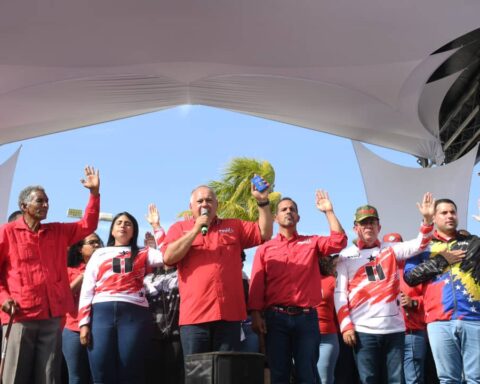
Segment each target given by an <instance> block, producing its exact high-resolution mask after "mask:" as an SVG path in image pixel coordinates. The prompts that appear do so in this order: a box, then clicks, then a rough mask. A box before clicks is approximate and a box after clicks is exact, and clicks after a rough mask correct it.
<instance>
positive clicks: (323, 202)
mask: <svg viewBox="0 0 480 384" xmlns="http://www.w3.org/2000/svg"><path fill="white" fill-rule="evenodd" d="M315 205H316V206H317V209H318V210H319V211H321V212H328V211H333V205H332V202H331V201H330V198H329V197H328V192H327V191H324V190H322V189H319V190H317V191H316V192H315Z"/></svg>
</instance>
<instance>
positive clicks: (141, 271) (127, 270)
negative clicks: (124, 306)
mask: <svg viewBox="0 0 480 384" xmlns="http://www.w3.org/2000/svg"><path fill="white" fill-rule="evenodd" d="M164 237H165V232H164V231H163V230H161V231H158V232H157V231H156V233H155V238H156V240H157V243H161V241H163V238H164ZM161 264H163V255H162V253H161V252H160V251H159V250H157V249H153V248H143V249H141V250H139V252H138V254H137V256H136V257H135V260H134V262H133V265H132V262H131V258H130V247H129V246H125V247H123V246H122V247H105V248H100V249H97V250H96V251H95V253H94V254H93V255H92V257H91V259H90V261H89V262H88V264H87V268H86V269H85V273H84V276H83V284H82V290H81V292H80V303H79V310H78V313H79V319H80V320H79V326H80V327H81V326H82V325H87V324H89V323H90V314H91V309H92V304H95V303H103V302H110V301H123V302H127V303H131V304H136V305H140V306H142V307H148V301H147V299H146V297H145V289H144V287H143V278H144V277H145V275H146V267H147V266H159V265H161Z"/></svg>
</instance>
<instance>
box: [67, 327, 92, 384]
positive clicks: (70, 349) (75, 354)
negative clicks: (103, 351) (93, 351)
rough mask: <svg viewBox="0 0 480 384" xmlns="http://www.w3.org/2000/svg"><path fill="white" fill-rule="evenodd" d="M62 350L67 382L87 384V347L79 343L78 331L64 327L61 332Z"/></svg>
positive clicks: (88, 373)
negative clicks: (66, 370) (66, 369)
mask: <svg viewBox="0 0 480 384" xmlns="http://www.w3.org/2000/svg"><path fill="white" fill-rule="evenodd" d="M62 351H63V356H64V357H65V362H66V363H67V368H68V383H69V384H87V383H90V382H91V376H90V365H89V363H88V354H87V348H85V347H83V346H82V345H81V344H80V333H79V332H74V331H71V330H70V329H67V328H64V329H63V333H62Z"/></svg>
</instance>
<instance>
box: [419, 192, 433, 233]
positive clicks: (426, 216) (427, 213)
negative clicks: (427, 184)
mask: <svg viewBox="0 0 480 384" xmlns="http://www.w3.org/2000/svg"><path fill="white" fill-rule="evenodd" d="M417 207H418V210H419V211H420V213H421V214H422V216H423V224H424V225H427V226H430V225H432V224H433V215H434V214H435V199H434V198H433V196H432V194H431V193H430V192H427V193H425V194H424V195H423V199H422V202H421V203H417Z"/></svg>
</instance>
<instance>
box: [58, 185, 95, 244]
mask: <svg viewBox="0 0 480 384" xmlns="http://www.w3.org/2000/svg"><path fill="white" fill-rule="evenodd" d="M99 214H100V195H98V196H94V195H92V194H90V198H89V200H88V204H87V207H86V208H85V213H84V215H83V217H82V218H81V219H80V220H79V221H76V222H75V223H64V224H63V231H64V233H65V234H66V235H67V238H68V243H69V244H74V243H76V242H77V241H80V240H82V239H83V238H85V237H87V236H88V235H90V234H91V233H93V232H95V230H96V229H97V226H98V216H99Z"/></svg>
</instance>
